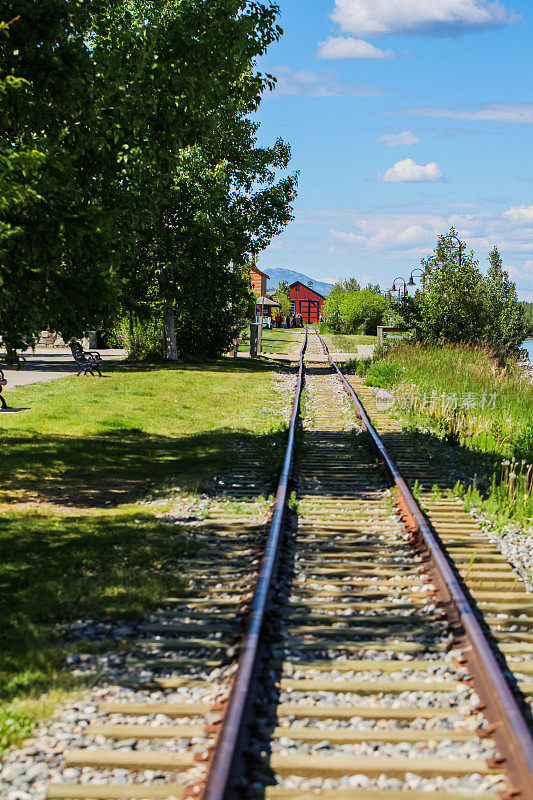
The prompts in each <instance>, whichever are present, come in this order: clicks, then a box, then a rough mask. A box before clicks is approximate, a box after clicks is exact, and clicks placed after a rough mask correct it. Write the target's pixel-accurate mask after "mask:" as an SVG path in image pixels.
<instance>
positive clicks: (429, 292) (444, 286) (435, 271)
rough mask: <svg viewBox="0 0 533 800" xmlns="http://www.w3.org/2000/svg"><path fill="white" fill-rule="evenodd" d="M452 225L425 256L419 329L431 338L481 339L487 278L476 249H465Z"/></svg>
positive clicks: (420, 332)
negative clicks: (485, 279) (483, 274)
mask: <svg viewBox="0 0 533 800" xmlns="http://www.w3.org/2000/svg"><path fill="white" fill-rule="evenodd" d="M455 235H456V233H455V230H454V229H453V228H451V229H450V232H449V233H448V234H447V235H446V236H439V238H438V241H437V246H436V248H435V251H434V253H433V255H430V256H428V257H427V258H424V259H422V262H421V263H422V267H423V269H424V275H423V276H422V288H421V291H420V292H419V294H418V297H417V305H418V312H417V317H418V319H417V320H412V322H415V323H416V327H417V333H418V336H419V338H420V339H422V340H423V341H428V342H438V341H448V342H479V341H482V340H483V335H484V332H485V300H484V290H485V287H484V281H483V277H482V275H481V272H480V271H479V267H478V262H477V261H476V260H475V258H474V254H473V253H463V252H462V249H463V247H464V245H463V244H461V247H460V248H459V247H458V245H457V242H456V241H455V239H454V238H453V237H454V236H455Z"/></svg>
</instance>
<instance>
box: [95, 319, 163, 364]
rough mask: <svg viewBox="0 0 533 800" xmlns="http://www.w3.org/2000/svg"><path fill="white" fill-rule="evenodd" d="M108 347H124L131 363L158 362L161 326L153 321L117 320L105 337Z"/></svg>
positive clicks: (161, 339) (161, 354) (160, 350)
mask: <svg viewBox="0 0 533 800" xmlns="http://www.w3.org/2000/svg"><path fill="white" fill-rule="evenodd" d="M107 342H108V346H110V347H124V348H125V349H126V350H127V351H128V358H129V359H131V360H132V361H160V360H161V359H162V358H163V324H162V323H161V322H159V321H158V320H155V319H148V320H143V321H139V320H135V321H133V324H132V323H131V321H130V319H129V318H128V317H124V318H123V319H121V320H119V322H117V323H116V324H115V326H114V327H113V329H112V331H111V332H110V333H109V334H108V336H107Z"/></svg>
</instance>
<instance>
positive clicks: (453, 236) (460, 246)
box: [448, 233, 464, 269]
mask: <svg viewBox="0 0 533 800" xmlns="http://www.w3.org/2000/svg"><path fill="white" fill-rule="evenodd" d="M448 238H449V239H455V241H456V242H457V244H458V245H459V269H461V263H462V254H463V247H464V244H463V242H462V241H461V240H460V239H459V237H458V236H456V235H455V233H449V234H448Z"/></svg>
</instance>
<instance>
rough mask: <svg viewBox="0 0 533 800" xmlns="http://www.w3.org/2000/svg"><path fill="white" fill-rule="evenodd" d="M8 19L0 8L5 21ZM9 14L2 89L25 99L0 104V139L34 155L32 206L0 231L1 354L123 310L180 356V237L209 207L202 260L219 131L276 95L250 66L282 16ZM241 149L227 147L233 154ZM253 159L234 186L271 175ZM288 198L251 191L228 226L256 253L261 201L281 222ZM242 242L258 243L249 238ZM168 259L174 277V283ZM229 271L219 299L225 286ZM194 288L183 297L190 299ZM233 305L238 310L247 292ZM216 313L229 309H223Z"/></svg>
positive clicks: (179, 5)
mask: <svg viewBox="0 0 533 800" xmlns="http://www.w3.org/2000/svg"><path fill="white" fill-rule="evenodd" d="M10 8H11V4H8V3H7V2H6V0H0V19H1V18H2V15H4V18H8V17H7V16H5V12H6V11H7V10H9V9H10ZM17 10H19V11H20V23H17V25H16V26H12V30H11V31H10V34H11V36H10V43H9V46H6V45H5V43H4V44H3V47H2V49H1V51H0V66H1V71H0V74H7V75H11V74H17V75H19V76H20V77H21V79H22V80H23V81H24V82H25V83H24V89H23V90H22V91H20V92H7V93H5V94H4V95H3V96H2V109H1V110H2V112H3V113H2V115H1V120H0V130H1V132H2V136H3V139H4V141H5V142H6V143H7V146H8V148H9V152H13V153H24V152H26V151H28V150H30V149H35V151H38V152H39V153H41V154H42V160H41V163H40V164H39V169H38V170H35V171H34V173H33V174H32V175H31V176H30V177H31V181H30V183H29V185H28V187H27V189H28V192H29V193H31V198H32V199H33V200H34V201H35V202H31V203H30V202H27V203H25V204H23V203H19V204H18V205H17V206H16V207H15V206H13V204H11V205H10V207H9V208H8V209H6V210H4V213H3V217H2V223H3V224H4V225H5V226H9V230H11V231H12V232H13V235H10V236H9V237H7V238H6V237H4V239H3V240H2V241H0V277H1V280H2V286H1V292H0V333H1V334H2V336H3V338H4V340H5V342H6V344H7V345H8V347H10V348H14V347H20V346H21V345H22V344H23V343H24V342H31V341H32V340H34V339H35V337H36V336H37V335H38V333H39V331H40V329H41V328H42V327H43V326H45V325H49V326H52V327H53V328H54V329H56V330H58V331H60V332H61V333H63V335H64V336H67V337H69V336H72V335H79V334H80V333H82V332H83V331H84V330H87V329H88V328H90V327H93V326H95V327H96V326H98V325H99V324H101V321H102V320H103V319H105V318H109V317H110V316H112V315H113V313H114V311H115V310H116V308H117V306H118V304H119V300H120V302H121V306H122V308H124V309H134V308H135V307H138V309H139V310H140V311H144V312H145V311H146V310H147V307H148V306H149V305H150V306H151V307H152V308H155V307H157V309H158V312H159V313H161V314H163V316H164V319H165V323H166V334H167V339H168V341H169V348H170V350H171V354H172V355H174V356H175V355H176V353H177V343H176V336H175V330H174V312H175V306H176V302H177V295H176V292H177V286H179V285H180V284H179V281H180V280H188V275H187V270H185V266H184V265H185V261H184V259H185V254H186V253H187V251H189V254H190V253H191V242H190V241H189V242H188V243H187V242H186V241H185V234H186V233H191V234H192V233H193V232H194V230H195V229H196V230H197V229H198V226H199V222H200V220H201V217H202V213H203V212H201V211H199V206H200V205H201V204H200V203H199V198H200V197H201V196H203V197H204V199H205V198H206V197H207V196H208V195H209V197H210V200H209V202H208V203H207V206H206V209H207V210H206V212H205V214H204V217H203V241H204V245H203V247H204V255H205V243H206V241H207V240H208V239H209V231H208V229H209V218H208V217H209V214H210V213H212V209H213V202H214V199H215V198H216V196H217V192H220V190H221V187H222V185H224V186H225V192H226V194H225V197H226V199H227V200H228V202H227V203H226V206H225V208H226V211H228V208H229V200H230V196H231V198H233V196H232V195H231V192H232V191H233V190H232V188H231V187H230V184H229V183H228V180H226V181H224V178H223V176H222V173H223V172H224V169H225V166H224V159H225V154H224V155H222V156H220V157H219V158H218V160H216V161H215V160H213V159H212V158H211V155H210V153H209V147H211V148H213V147H214V146H215V144H214V143H215V141H216V137H217V134H218V133H219V132H220V129H221V125H226V119H227V125H226V128H225V129H224V131H225V135H224V136H223V137H222V141H223V143H224V146H225V147H226V148H228V149H230V150H231V147H232V146H233V145H232V143H231V142H230V140H229V135H228V126H229V125H230V121H236V122H238V123H239V124H240V127H241V131H245V128H246V122H247V120H246V117H247V115H249V114H251V113H252V112H253V111H254V110H255V109H256V108H257V105H258V103H259V100H260V97H261V93H262V92H263V90H264V89H265V88H267V87H268V86H270V85H272V78H271V77H270V76H268V75H266V76H264V75H262V74H261V73H258V72H255V71H254V69H253V62H254V59H255V58H256V57H258V56H260V55H262V54H263V53H264V51H265V49H266V47H267V46H268V45H269V44H270V43H271V42H272V41H275V40H276V39H277V38H278V37H279V35H280V33H281V31H280V29H279V28H278V26H277V25H276V23H275V20H276V15H277V13H278V8H277V6H275V5H273V4H272V3H269V2H267V3H260V2H256V1H255V0H250V1H249V2H248V1H247V0H210V2H206V1H205V0H162V1H161V2H159V3H157V4H155V3H153V2H152V0H93V2H91V3H83V2H72V0H42V2H40V3H35V2H34V0H19V2H18V4H17ZM248 122H249V120H248ZM250 125H251V123H250ZM244 141H245V140H244V139H243V138H242V137H241V139H239V140H238V142H237V145H236V146H237V147H238V148H240V149H241V152H244V146H245V145H244ZM195 148H196V149H195ZM281 149H282V148H278V154H279V153H280V152H281ZM256 150H257V155H256V156H255V167H254V168H251V169H248V163H247V162H246V159H244V160H241V165H240V170H241V172H242V175H243V182H244V183H246V181H247V180H248V178H245V177H244V175H245V174H247V175H248V176H252V177H251V178H250V179H251V180H252V181H253V180H254V177H253V176H255V175H258V174H259V175H260V173H261V169H263V173H264V174H265V175H266V174H267V173H268V166H267V165H266V164H265V165H263V167H261V166H260V164H259V162H260V160H261V156H260V154H259V151H260V148H256ZM251 158H254V157H253V156H251ZM275 158H278V155H276V157H275ZM194 160H195V161H196V165H197V166H196V167H195V169H192V167H191V164H192V162H193V161H194ZM274 160H275V159H274ZM229 161H232V163H233V164H234V165H235V164H236V163H237V162H236V159H235V158H233V159H231V157H230V159H229ZM200 164H204V165H207V166H206V170H207V171H206V174H205V176H204V177H203V178H202V180H200V181H199V184H198V185H193V184H191V185H190V186H188V187H187V186H185V183H186V180H187V177H186V176H187V174H191V175H192V173H193V172H195V170H196V174H199V172H198V169H197V167H199V165H200ZM217 170H219V172H220V174H217ZM237 172H238V170H237V169H236V170H235V175H237ZM28 174H29V173H28ZM265 180H266V182H268V179H267V178H265ZM208 185H209V186H211V189H212V190H213V194H210V193H209V192H208V191H207V186H208ZM293 187H294V181H292V182H289V183H285V184H281V185H279V184H278V186H277V187H273V186H272V187H271V186H268V187H265V188H264V191H263V198H264V202H262V200H261V192H257V191H256V192H252V186H251V185H249V186H248V189H247V191H248V194H249V195H250V197H249V198H248V205H247V202H246V200H245V197H244V194H245V193H244V192H243V191H241V192H240V195H239V200H238V201H237V200H236V201H235V202H234V203H233V204H232V206H231V212H232V214H233V218H234V219H235V218H236V217H238V216H239V213H240V216H241V218H242V217H243V216H244V215H245V214H246V213H247V214H248V230H249V231H251V229H252V228H253V227H254V226H256V227H257V228H258V229H260V233H259V234H258V236H257V237H255V238H256V239H257V240H258V241H263V240H265V235H264V232H265V230H266V228H269V223H268V221H267V218H269V210H268V208H267V207H266V206H267V202H268V199H269V196H270V199H273V200H276V201H277V202H278V206H279V204H283V202H284V201H285V200H286V198H288V197H289V196H292V193H293ZM188 194H189V195H190V203H189V205H187V196H188ZM29 197H30V194H28V198H29ZM252 197H253V199H252ZM38 198H40V199H38ZM187 207H188V208H189V212H187V213H185V215H184V217H183V219H184V224H183V225H178V228H179V232H180V234H183V235H184V244H183V246H182V247H181V250H180V249H179V248H178V247H177V243H176V238H177V234H176V231H177V230H178V228H176V219H177V217H176V211H177V209H180V210H184V209H186V208H187ZM238 212H239V213H238ZM222 213H223V212H222V211H221V212H220V215H219V221H221V219H222ZM276 214H277V211H276V212H275V213H274V216H276ZM271 216H272V215H271ZM281 216H284V218H285V219H287V218H288V216H290V214H289V215H288V212H287V211H285V212H283V213H282V214H278V217H279V218H281ZM193 218H194V223H191V220H192V219H193ZM270 218H271V217H270ZM221 227H224V226H221ZM270 229H271V230H274V229H276V226H275V225H270ZM6 230H7V228H6ZM227 230H228V226H226V227H224V229H223V233H224V234H226V233H227ZM240 235H241V239H242V240H244V239H246V243H247V244H250V243H254V236H253V235H252V234H251V233H250V235H249V236H248V237H245V236H243V235H242V231H241V234H240ZM240 244H241V240H239V245H240ZM217 247H218V246H217V245H215V244H213V243H211V245H210V253H211V255H213V253H215V252H216V253H217V256H216V259H215V260H217V259H218V257H219V256H218V250H224V253H225V254H227V252H228V251H229V250H230V249H231V252H232V253H241V252H242V250H243V248H242V247H241V246H239V247H234V248H227V247H225V248H224V247H222V248H218V249H217ZM177 250H178V251H179V253H178V255H179V254H181V256H180V258H179V259H178V261H177V262H176V264H177V265H178V266H176V268H175V269H174V267H172V269H171V267H170V265H171V263H173V262H171V261H170V258H171V256H173V253H174V254H175V252H174V251H177ZM141 256H142V257H143V258H144V259H146V262H145V263H143V264H140V263H139V261H140V257H141ZM230 261H231V259H230ZM230 261H227V262H226V264H225V267H224V269H225V271H226V280H227V283H228V284H229V283H231V281H232V280H233V281H234V282H235V281H236V277H235V275H234V278H231V277H230V273H231V271H232V270H231V268H230V266H229V264H230ZM217 263H218V261H217ZM187 264H188V271H189V272H191V271H194V270H198V269H199V255H198V253H196V252H195V253H193V254H192V255H189V260H188V262H187ZM149 265H150V268H148V266H149ZM200 268H203V265H201V267H200ZM235 274H236V273H235ZM237 283H239V281H237ZM131 285H137V286H138V287H139V292H138V293H137V295H136V296H135V297H133V298H130V297H128V296H127V291H128V289H129V287H130V286H131ZM191 285H192V290H191V291H193V290H194V286H195V285H197V284H195V282H194V281H192V283H191ZM225 285H226V284H224V283H223V284H222V285H221V289H224V286H225ZM232 285H233V284H232ZM239 285H241V286H242V285H243V284H242V281H241V282H240V283H239ZM21 287H24V291H23V292H21ZM204 289H205V287H204V286H203V285H202V286H201V287H200V288H199V291H204ZM239 296H240V298H241V300H243V299H244V298H245V296H246V291H245V290H244V289H243V290H242V292H240V295H239ZM204 300H205V294H201V293H200V294H196V295H195V297H194V303H196V305H197V306H198V305H199V304H200V303H203V302H204ZM239 302H240V301H239ZM221 303H222V308H223V309H225V308H226V305H225V304H226V303H230V305H231V306H232V307H233V301H232V300H231V298H230V297H229V296H228V297H227V298H225V297H224V296H223V295H222V296H221ZM221 313H224V312H223V311H222V312H221Z"/></svg>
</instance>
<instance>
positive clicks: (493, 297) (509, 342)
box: [484, 247, 528, 357]
mask: <svg viewBox="0 0 533 800" xmlns="http://www.w3.org/2000/svg"><path fill="white" fill-rule="evenodd" d="M488 261H489V269H488V271H487V274H486V276H485V280H484V284H485V286H484V289H485V291H484V300H485V318H486V326H485V330H484V338H485V341H486V342H488V343H490V344H491V345H492V346H493V347H494V349H495V350H496V351H497V352H498V353H499V354H500V355H501V356H502V357H505V356H509V355H513V354H517V353H518V351H519V349H520V345H521V344H522V341H523V340H524V339H525V337H526V335H527V329H528V326H527V322H526V317H525V311H524V307H523V306H522V304H521V303H520V302H519V300H518V296H517V294H516V286H515V284H514V283H513V281H512V280H511V279H510V278H509V275H508V273H507V272H506V271H505V270H504V268H503V262H502V259H501V256H500V253H499V251H498V248H497V247H493V249H492V250H491V251H490V253H489V258H488Z"/></svg>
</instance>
